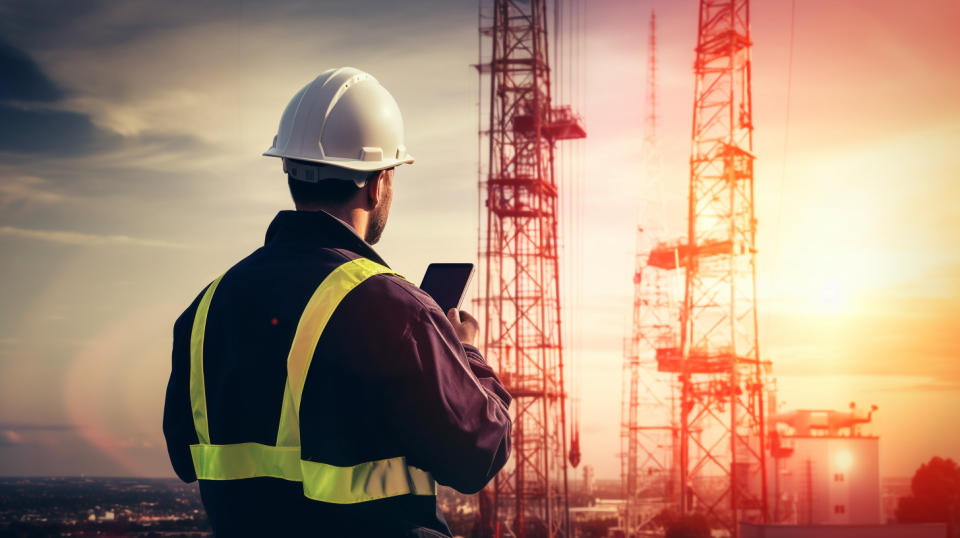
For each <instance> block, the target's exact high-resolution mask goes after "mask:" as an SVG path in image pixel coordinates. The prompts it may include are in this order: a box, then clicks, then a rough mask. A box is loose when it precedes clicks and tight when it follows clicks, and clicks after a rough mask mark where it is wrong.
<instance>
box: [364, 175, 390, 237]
mask: <svg viewBox="0 0 960 538" xmlns="http://www.w3.org/2000/svg"><path fill="white" fill-rule="evenodd" d="M392 191H393V189H390V190H388V191H387V196H386V197H385V198H384V199H383V200H381V201H380V203H379V204H378V205H377V207H375V208H374V209H373V211H371V212H370V221H369V222H368V223H367V233H366V235H365V236H364V238H363V240H364V241H366V242H367V243H369V244H371V245H375V244H376V243H377V241H379V240H380V235H382V234H383V229H384V228H386V226H387V214H388V213H390V200H391V199H392V198H393V192H392Z"/></svg>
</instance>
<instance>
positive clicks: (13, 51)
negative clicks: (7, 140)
mask: <svg viewBox="0 0 960 538" xmlns="http://www.w3.org/2000/svg"><path fill="white" fill-rule="evenodd" d="M64 96H65V92H64V91H63V89H62V88H60V86H58V85H57V84H56V83H55V82H53V81H52V80H50V78H49V77H47V75H46V74H45V73H44V72H43V71H42V70H41V69H40V66H39V65H37V63H36V62H35V61H33V59H32V58H30V57H29V56H28V55H27V54H25V53H24V52H23V51H21V50H19V49H17V48H15V47H13V46H12V45H10V44H9V43H7V42H5V41H3V40H2V39H0V101H40V102H52V101H58V100H60V99H62V98H63V97H64ZM0 121H2V120H0ZM4 131H7V129H4Z"/></svg>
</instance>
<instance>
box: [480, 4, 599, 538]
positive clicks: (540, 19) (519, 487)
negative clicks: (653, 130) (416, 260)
mask: <svg viewBox="0 0 960 538" xmlns="http://www.w3.org/2000/svg"><path fill="white" fill-rule="evenodd" d="M491 19H492V21H491V22H492V26H489V27H487V26H485V25H484V21H483V16H482V7H481V21H480V25H481V28H480V35H481V38H483V37H489V38H490V42H491V51H492V52H491V54H490V56H489V60H488V61H482V60H481V62H480V63H479V64H478V65H477V67H478V68H479V71H480V76H481V80H484V77H485V76H489V90H488V91H489V99H490V101H489V118H488V121H489V123H488V128H487V129H482V131H481V134H484V133H483V131H486V134H488V135H489V150H488V152H489V153H488V157H489V159H488V165H487V175H486V177H485V178H484V177H483V176H481V183H480V190H481V196H482V197H483V196H484V195H485V208H486V227H485V230H484V231H483V232H482V233H481V236H480V247H479V248H480V252H479V255H480V259H481V264H482V268H481V274H480V286H481V289H480V295H481V297H480V298H479V302H480V303H481V304H482V309H483V320H484V324H483V327H484V337H483V345H484V353H485V355H486V357H487V360H488V361H490V362H491V363H492V364H494V365H496V367H497V369H498V374H499V376H500V379H501V380H502V381H503V383H504V385H505V386H506V387H507V390H509V391H510V393H511V394H512V395H513V397H514V400H513V404H512V406H511V414H512V418H513V451H512V454H511V456H510V460H509V461H508V463H507V465H506V466H505V467H504V469H503V470H502V471H501V472H500V473H499V474H498V475H497V477H496V479H495V482H494V486H493V492H492V493H493V503H492V511H491V512H492V513H491V514H490V517H492V518H493V519H494V521H493V522H492V525H490V527H489V528H492V530H493V531H494V532H495V533H496V534H497V535H499V536H510V535H515V536H518V537H523V536H550V537H553V536H567V535H568V529H569V521H568V512H567V476H566V461H567V454H566V429H565V428H566V424H565V411H564V409H565V399H566V394H565V393H564V385H563V358H562V357H563V353H562V350H563V348H562V342H561V325H560V297H559V295H560V284H559V280H558V265H559V264H558V237H557V229H558V222H557V218H558V215H557V205H558V204H557V197H558V184H557V181H556V180H555V176H554V152H555V147H556V141H558V140H562V139H572V138H583V137H584V136H586V133H585V131H584V129H583V124H582V122H581V121H580V120H579V118H578V117H577V116H576V115H575V114H573V113H572V112H571V110H570V108H569V107H555V106H553V105H552V103H551V91H550V90H551V83H550V64H549V58H548V41H547V26H546V23H547V5H546V2H545V1H544V0H528V1H510V0H494V1H493V14H492V17H491ZM482 56H483V41H482V39H481V57H482Z"/></svg>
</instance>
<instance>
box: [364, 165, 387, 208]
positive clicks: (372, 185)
mask: <svg viewBox="0 0 960 538" xmlns="http://www.w3.org/2000/svg"><path fill="white" fill-rule="evenodd" d="M383 174H384V171H383V170H381V171H380V173H379V174H377V177H375V178H373V179H371V180H369V181H367V185H366V187H365V188H364V189H365V190H366V197H367V207H369V208H370V209H373V208H375V207H377V204H379V203H380V200H382V199H383V195H384V193H385V189H386V187H384V185H383V183H384V181H383Z"/></svg>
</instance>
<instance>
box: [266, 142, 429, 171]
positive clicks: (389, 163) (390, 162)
mask: <svg viewBox="0 0 960 538" xmlns="http://www.w3.org/2000/svg"><path fill="white" fill-rule="evenodd" d="M261 155H263V156H264V157H279V158H281V159H294V160H297V161H305V162H310V163H317V164H326V165H329V166H336V167H338V168H345V169H347V170H356V171H358V172H375V171H377V170H386V169H387V168H393V167H395V166H400V165H401V164H413V156H412V155H410V154H409V153H408V154H406V155H405V156H404V158H403V159H383V160H379V161H358V160H354V159H344V158H338V157H326V158H317V157H316V156H308V155H288V154H284V153H281V152H280V151H277V149H276V148H270V149H268V150H267V151H264V152H263V153H262V154H261Z"/></svg>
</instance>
